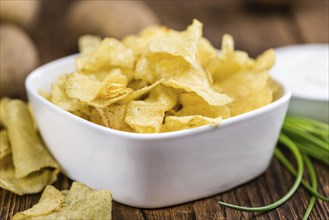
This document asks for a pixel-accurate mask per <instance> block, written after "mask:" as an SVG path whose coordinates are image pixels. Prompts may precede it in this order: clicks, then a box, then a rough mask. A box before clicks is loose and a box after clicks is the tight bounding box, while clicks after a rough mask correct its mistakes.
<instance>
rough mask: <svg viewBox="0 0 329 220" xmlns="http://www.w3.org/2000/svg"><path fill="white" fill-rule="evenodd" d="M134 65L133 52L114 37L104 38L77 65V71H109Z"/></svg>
mask: <svg viewBox="0 0 329 220" xmlns="http://www.w3.org/2000/svg"><path fill="white" fill-rule="evenodd" d="M134 65H135V57H134V53H133V51H132V50H131V49H129V48H126V47H125V46H124V45H123V44H122V43H121V42H120V41H118V40H116V39H114V38H105V39H104V40H103V41H102V42H101V44H100V45H99V47H97V48H96V50H95V51H93V52H92V53H91V54H90V55H88V56H87V59H84V61H83V62H82V63H80V65H79V66H81V68H79V69H78V72H81V73H97V72H99V71H110V70H111V69H113V68H130V69H132V68H133V67H134Z"/></svg>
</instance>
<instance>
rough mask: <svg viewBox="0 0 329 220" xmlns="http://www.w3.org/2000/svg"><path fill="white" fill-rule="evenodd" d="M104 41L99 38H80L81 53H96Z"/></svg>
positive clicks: (89, 36) (90, 36)
mask: <svg viewBox="0 0 329 220" xmlns="http://www.w3.org/2000/svg"><path fill="white" fill-rule="evenodd" d="M101 42H102V39H101V38H100V37H98V36H93V35H84V36H82V37H80V38H79V41H78V45H79V51H80V52H81V53H82V54H89V53H91V52H93V51H95V50H96V49H97V48H98V47H99V46H100V44H101Z"/></svg>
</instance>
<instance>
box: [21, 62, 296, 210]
mask: <svg viewBox="0 0 329 220" xmlns="http://www.w3.org/2000/svg"><path fill="white" fill-rule="evenodd" d="M73 70H74V56H69V57H66V58H63V59H59V60H56V61H53V62H51V63H49V64H46V65H44V66H42V67H40V68H38V69H36V70H35V71H33V72H32V73H31V74H30V75H29V76H28V78H27V80H26V88H27V93H28V98H29V101H30V103H31V105H32V109H33V112H34V114H35V118H36V121H37V124H38V126H39V129H40V132H41V135H42V137H43V139H44V141H45V143H46V144H47V146H48V149H49V151H50V152H51V153H52V155H53V156H54V157H55V159H56V160H57V161H58V162H59V163H60V165H61V167H62V169H63V172H64V173H65V174H66V175H67V176H68V177H70V178H72V179H73V180H77V181H81V182H83V183H85V184H87V185H88V186H90V187H92V188H94V189H104V188H105V189H109V190H111V192H112V193H113V198H114V199H115V200H116V201H118V202H121V203H123V204H127V205H130V206H135V207H143V208H158V207H165V206H170V205H175V204H179V203H184V202H188V201H192V200H195V199H200V198H204V197H208V196H211V195H214V194H217V193H220V192H223V191H226V190H229V189H232V188H233V187H235V186H238V185H240V184H242V183H245V182H247V181H249V180H251V179H252V178H255V177H256V176H258V175H260V174H261V173H262V172H263V171H265V170H266V168H267V167H268V165H269V162H270V160H271V157H272V153H273V149H274V146H275V145H276V142H277V138H278V134H279V132H280V128H281V125H282V122H283V119H284V117H285V114H286V111H287V107H288V103H289V99H290V96H291V94H290V92H288V91H287V90H285V89H284V88H283V95H282V96H281V97H280V98H279V99H278V100H276V101H275V102H273V103H271V104H269V105H267V106H265V107H262V108H259V109H257V110H254V111H252V112H249V113H246V114H243V115H240V116H236V117H233V118H230V119H226V120H224V121H223V123H222V125H221V126H219V127H214V126H203V127H199V128H195V129H190V130H182V131H177V132H170V133H160V134H136V133H128V132H122V131H117V130H112V129H109V128H105V127H102V126H99V125H96V124H93V123H91V122H89V121H86V120H84V119H81V118H79V117H77V116H75V115H73V114H71V113H69V112H66V111H64V110H62V109H61V108H59V107H57V106H56V105H54V104H52V103H50V102H48V101H47V100H46V99H44V98H43V97H42V96H40V95H39V94H38V91H39V90H40V89H45V90H49V89H50V85H51V83H53V82H55V80H56V78H57V77H58V76H59V75H61V74H63V73H67V72H72V71H73Z"/></svg>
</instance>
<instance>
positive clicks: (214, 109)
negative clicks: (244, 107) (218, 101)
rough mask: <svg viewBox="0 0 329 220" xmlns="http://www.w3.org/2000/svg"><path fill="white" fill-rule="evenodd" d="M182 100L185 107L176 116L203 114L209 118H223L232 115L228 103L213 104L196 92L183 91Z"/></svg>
mask: <svg viewBox="0 0 329 220" xmlns="http://www.w3.org/2000/svg"><path fill="white" fill-rule="evenodd" d="M180 102H181V104H182V106H183V108H182V109H180V110H179V111H178V112H177V113H175V115H176V116H189V115H201V116H206V117H209V118H218V117H220V116H221V117H222V119H226V118H229V117H230V116H231V113H230V109H229V108H228V106H227V105H223V106H211V105H209V104H208V103H207V102H205V101H204V100H203V99H202V98H201V97H200V96H198V95H197V94H196V93H194V92H191V93H182V94H181V95H180Z"/></svg>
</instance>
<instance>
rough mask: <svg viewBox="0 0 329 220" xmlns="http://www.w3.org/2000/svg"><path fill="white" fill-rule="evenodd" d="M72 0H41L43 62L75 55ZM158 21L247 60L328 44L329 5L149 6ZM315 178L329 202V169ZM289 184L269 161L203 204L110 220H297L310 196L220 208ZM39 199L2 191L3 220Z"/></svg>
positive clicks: (256, 199)
mask: <svg viewBox="0 0 329 220" xmlns="http://www.w3.org/2000/svg"><path fill="white" fill-rule="evenodd" d="M71 3H72V2H71V1H43V5H42V12H41V15H40V16H41V19H40V20H39V22H38V24H37V26H36V27H35V28H34V29H33V30H32V31H31V32H30V35H31V37H32V39H33V40H34V41H35V42H36V44H37V47H38V49H39V52H40V57H41V60H42V63H46V62H48V61H50V60H54V59H56V58H59V57H63V56H66V55H69V54H72V53H75V52H76V51H77V48H76V45H75V44H74V43H72V42H73V41H72V40H69V39H70V38H69V35H68V32H67V30H66V28H65V16H64V15H65V12H66V10H67V7H68V6H69V5H70V4H71ZM148 4H149V5H150V6H151V8H152V9H153V10H154V11H155V12H156V13H157V14H158V16H159V18H160V20H161V22H162V23H163V24H165V25H168V26H170V27H173V28H176V29H183V28H184V27H186V25H188V24H190V23H191V20H192V19H193V18H195V17H196V18H198V19H200V20H201V21H202V22H203V23H204V35H205V36H206V37H207V38H208V39H209V40H210V41H211V42H212V43H213V44H214V45H215V46H216V47H219V46H220V37H221V36H222V35H223V34H224V33H230V34H232V35H233V36H234V38H235V40H236V47H237V48H238V49H241V50H246V51H248V52H249V53H250V55H251V56H255V55H257V54H258V53H260V52H262V51H264V50H265V49H267V48H270V47H279V46H283V45H288V44H300V43H328V38H329V36H328V26H329V24H328V23H329V22H328V20H329V19H328V7H329V3H328V1H326V0H324V1H296V2H294V3H293V4H292V5H291V6H289V7H278V8H267V9H266V8H265V9H264V8H262V7H255V6H253V7H250V6H247V5H246V4H240V3H239V2H238V1H234V2H232V1H179V2H165V1H160V2H157V1H149V2H148ZM315 168H316V171H317V174H318V178H319V187H318V190H319V192H320V193H322V194H325V195H327V196H328V195H329V175H328V174H329V172H328V171H329V170H328V167H326V166H325V165H323V164H320V163H317V162H315ZM293 181H294V178H293V177H292V176H291V175H290V174H289V173H288V172H286V171H285V169H284V168H283V167H282V166H281V164H280V163H279V162H278V160H276V159H273V160H272V162H271V164H270V167H269V169H268V170H267V171H266V172H265V173H264V174H263V175H261V176H260V177H258V178H256V179H255V180H252V181H251V182H249V183H246V184H244V185H242V186H240V187H238V188H235V189H233V190H230V191H228V192H226V193H222V194H218V195H215V196H212V197H209V198H206V199H201V200H198V201H194V202H190V203H186V204H182V205H178V206H174V207H169V208H163V209H136V208H132V207H128V206H125V205H122V204H119V203H116V202H114V204H113V219H114V220H121V219H122V220H124V219H128V220H132V219H140V220H142V219H144V220H147V219H149V220H151V219H159V220H160V219H161V220H164V219H172V220H174V219H179V220H185V219H186V220H187V219H191V220H192V219H199V220H202V219H204V220H208V219H301V218H302V216H303V213H304V211H305V209H306V207H307V205H308V201H309V199H310V195H309V194H308V193H307V192H306V191H305V190H304V189H303V188H301V187H300V188H299V190H298V191H297V193H295V194H294V196H293V197H292V198H291V199H290V200H289V202H287V203H285V204H284V205H282V206H281V207H279V208H277V209H276V210H274V211H271V212H268V213H264V214H253V213H245V212H239V211H234V210H231V209H227V208H224V207H221V206H220V205H218V203H217V202H218V201H220V200H222V201H226V202H230V203H234V204H239V205H245V206H262V205H265V204H269V203H271V202H273V201H275V200H277V199H279V198H280V196H282V195H283V194H285V192H287V191H288V190H289V188H290V186H291V185H292V183H293ZM54 185H55V186H56V187H57V188H59V189H69V187H70V185H71V180H69V179H68V178H66V177H65V176H63V175H61V176H60V177H59V180H58V181H57V182H56V183H55V184H54ZM39 198H40V194H36V195H29V196H17V195H14V194H12V193H10V192H8V191H6V190H3V189H0V219H10V218H11V216H12V215H13V214H15V213H17V212H18V211H22V210H25V209H27V208H30V207H31V206H33V205H34V204H36V203H37V202H38V200H39ZM310 219H329V204H328V203H324V202H321V201H317V202H316V204H315V207H314V209H313V211H312V213H311V215H310Z"/></svg>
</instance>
